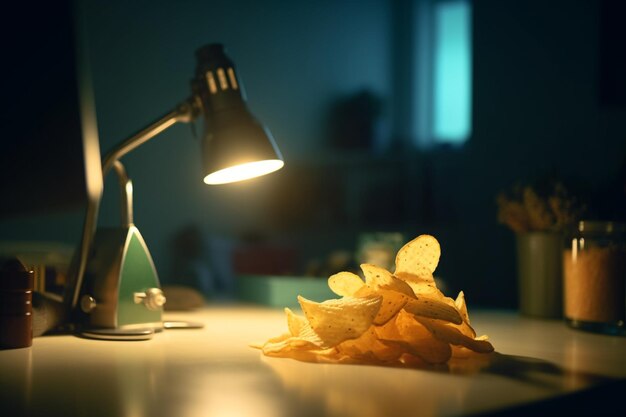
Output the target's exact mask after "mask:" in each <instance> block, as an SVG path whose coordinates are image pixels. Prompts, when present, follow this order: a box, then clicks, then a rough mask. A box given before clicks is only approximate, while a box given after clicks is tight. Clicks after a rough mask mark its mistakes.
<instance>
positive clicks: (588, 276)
mask: <svg viewBox="0 0 626 417" xmlns="http://www.w3.org/2000/svg"><path fill="white" fill-rule="evenodd" d="M566 236H567V238H566V243H565V248H564V251H563V290H564V291H563V305H564V316H565V320H566V321H567V323H568V324H569V325H570V326H571V327H573V328H576V329H581V330H587V331H592V332H599V333H608V334H622V335H623V334H626V333H625V327H624V322H625V321H626V306H625V299H626V289H625V282H626V224H624V223H614V222H600V221H581V222H579V223H578V224H577V225H576V226H575V227H574V228H573V229H572V230H571V231H570V233H568V234H567V235H566Z"/></svg>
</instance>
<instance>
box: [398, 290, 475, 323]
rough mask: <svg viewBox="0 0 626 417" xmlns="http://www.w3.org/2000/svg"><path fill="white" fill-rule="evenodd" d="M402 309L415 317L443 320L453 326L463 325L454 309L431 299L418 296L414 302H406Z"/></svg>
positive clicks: (438, 300)
mask: <svg viewBox="0 0 626 417" xmlns="http://www.w3.org/2000/svg"><path fill="white" fill-rule="evenodd" d="M404 309H405V310H406V311H408V312H409V313H411V314H413V315H416V316H421V317H426V318H431V319H439V320H445V321H449V322H451V323H454V324H461V323H463V319H462V318H461V315H460V314H459V312H458V311H457V310H456V308H454V307H451V306H450V305H449V304H447V303H445V302H443V301H441V300H440V299H437V298H433V297H428V296H424V295H420V296H419V297H417V298H416V299H414V300H408V302H407V303H406V304H405V306H404Z"/></svg>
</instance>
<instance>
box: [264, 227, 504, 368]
mask: <svg viewBox="0 0 626 417" xmlns="http://www.w3.org/2000/svg"><path fill="white" fill-rule="evenodd" d="M440 254H441V248H440V247H439V243H438V242H437V240H436V239H435V238H434V237H432V236H428V235H422V236H419V237H417V238H416V239H414V240H412V241H411V242H409V243H407V244H406V245H404V246H403V247H402V249H400V251H399V252H398V255H397V256H396V270H395V272H394V273H393V274H392V273H391V272H389V271H387V270H386V269H384V268H381V267H379V266H376V265H372V264H363V265H361V270H362V271H363V275H364V277H365V281H363V280H362V279H361V278H360V277H359V276H358V275H356V274H353V273H351V272H340V273H337V274H334V275H332V276H331V277H330V278H329V279H328V286H329V287H330V288H331V290H332V291H333V292H335V293H336V294H337V295H339V296H341V297H342V298H340V299H335V300H327V301H324V302H322V303H317V302H314V301H310V300H307V299H305V298H303V297H300V296H299V297H298V301H299V302H300V306H301V307H302V311H303V312H304V316H299V315H297V314H294V313H293V312H292V311H291V310H289V309H288V308H287V309H285V314H286V316H287V327H288V328H289V333H285V334H283V335H280V336H278V337H275V338H272V339H269V340H268V341H267V342H266V343H265V344H263V345H260V346H259V345H256V346H255V347H258V348H261V350H262V352H263V354H265V355H267V356H274V357H289V358H293V359H297V360H300V361H307V362H317V363H336V364H355V363H360V364H378V365H388V366H404V367H428V368H432V367H437V366H441V365H442V364H447V365H446V366H448V367H450V369H456V370H458V371H460V372H474V371H475V370H480V368H481V367H482V366H484V363H487V362H488V360H489V359H488V357H489V356H488V355H484V353H489V352H492V351H493V346H492V345H491V343H489V341H488V340H487V339H488V338H487V337H486V336H480V337H476V332H475V331H474V329H473V328H472V326H470V319H469V314H468V311H467V305H466V303H465V294H464V293H463V292H462V291H461V292H460V293H459V295H458V296H457V298H456V300H453V299H452V298H449V297H446V296H445V295H444V294H443V293H442V292H441V291H440V290H439V289H438V288H437V285H436V283H435V280H434V279H433V272H434V271H435V268H436V267H437V265H438V263H439V256H440ZM475 355H482V356H481V357H480V359H479V360H472V361H467V360H464V359H465V358H470V357H473V356H475ZM466 362H467V363H466ZM470 362H471V363H470ZM473 363H480V364H481V366H479V367H472V366H473V365H472V364H473ZM474 368H476V369H474Z"/></svg>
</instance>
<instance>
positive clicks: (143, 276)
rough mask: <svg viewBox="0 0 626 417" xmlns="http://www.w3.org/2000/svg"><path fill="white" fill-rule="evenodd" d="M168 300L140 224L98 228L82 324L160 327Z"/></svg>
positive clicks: (124, 328)
mask: <svg viewBox="0 0 626 417" xmlns="http://www.w3.org/2000/svg"><path fill="white" fill-rule="evenodd" d="M164 303H165V297H164V296H163V293H162V292H161V290H160V285H159V279H158V276H157V272H156V269H155V267H154V262H153V261H152V257H151V256H150V252H149V250H148V247H147V246H146V243H145V241H144V240H143V237H142V236H141V233H139V230H138V229H137V227H135V226H134V225H132V224H131V225H130V226H128V227H119V228H101V229H98V230H97V231H96V234H95V237H94V243H93V252H92V257H91V259H90V260H89V263H88V264H87V269H86V272H85V280H84V284H83V288H82V290H81V298H80V308H81V310H82V313H81V315H82V320H81V322H82V323H83V325H84V328H87V329H92V328H94V329H98V328H99V329H108V330H109V333H110V329H115V330H116V331H117V330H119V331H127V330H140V332H139V333H142V332H143V331H144V330H146V329H153V331H160V330H161V329H162V328H163V323H162V317H161V316H162V311H163V304H164ZM92 333H93V332H92V331H91V330H89V331H86V334H85V336H86V337H91V336H90V335H91V334H92ZM105 333H106V332H105ZM118 333H120V332H118ZM122 333H123V332H121V333H120V335H121V334H122ZM131 333H132V332H131ZM135 333H137V332H135ZM103 336H104V335H103ZM100 338H102V337H100Z"/></svg>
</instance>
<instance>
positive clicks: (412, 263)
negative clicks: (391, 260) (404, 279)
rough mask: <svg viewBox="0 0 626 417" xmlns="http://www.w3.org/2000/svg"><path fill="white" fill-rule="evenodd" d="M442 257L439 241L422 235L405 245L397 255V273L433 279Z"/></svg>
mask: <svg viewBox="0 0 626 417" xmlns="http://www.w3.org/2000/svg"><path fill="white" fill-rule="evenodd" d="M440 256H441V247H440V246H439V242H437V239H435V238H434V237H432V236H430V235H421V236H418V237H417V238H415V239H413V240H412V241H410V242H409V243H407V244H406V245H404V246H403V247H402V248H401V249H400V250H399V251H398V254H397V255H396V271H395V273H394V274H395V275H397V274H399V273H408V274H411V275H415V276H417V277H420V278H428V277H430V278H431V279H432V273H433V272H435V269H436V268H437V265H438V264H439V257H440Z"/></svg>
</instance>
